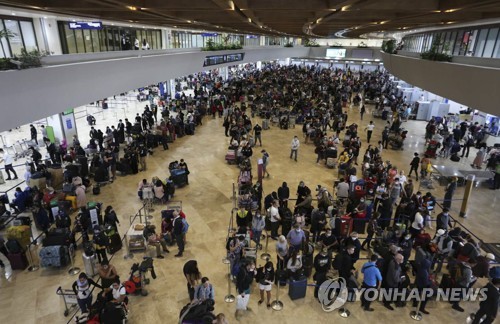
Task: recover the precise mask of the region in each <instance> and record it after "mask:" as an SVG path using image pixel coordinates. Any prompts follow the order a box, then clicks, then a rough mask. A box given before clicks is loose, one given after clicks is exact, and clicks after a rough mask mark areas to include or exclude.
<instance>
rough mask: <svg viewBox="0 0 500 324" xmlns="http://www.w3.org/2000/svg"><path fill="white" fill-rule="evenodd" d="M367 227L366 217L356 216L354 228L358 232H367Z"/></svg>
mask: <svg viewBox="0 0 500 324" xmlns="http://www.w3.org/2000/svg"><path fill="white" fill-rule="evenodd" d="M365 228H366V219H364V218H354V219H353V225H352V229H353V231H354V232H358V234H365Z"/></svg>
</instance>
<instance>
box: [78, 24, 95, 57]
mask: <svg viewBox="0 0 500 324" xmlns="http://www.w3.org/2000/svg"><path fill="white" fill-rule="evenodd" d="M83 41H84V44H85V53H89V52H93V51H94V48H93V47H92V39H91V38H90V30H89V29H85V30H83ZM80 52H81V51H80Z"/></svg>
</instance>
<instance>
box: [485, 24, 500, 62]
mask: <svg viewBox="0 0 500 324" xmlns="http://www.w3.org/2000/svg"><path fill="white" fill-rule="evenodd" d="M497 36H498V28H491V29H490V32H489V33H488V38H486V45H485V46H484V52H483V57H492V55H493V48H494V47H495V42H496V40H497Z"/></svg>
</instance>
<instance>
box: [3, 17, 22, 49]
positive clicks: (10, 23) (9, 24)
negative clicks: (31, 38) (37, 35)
mask: <svg viewBox="0 0 500 324" xmlns="http://www.w3.org/2000/svg"><path fill="white" fill-rule="evenodd" d="M4 24H5V28H7V29H8V30H10V31H11V32H12V33H13V34H14V35H13V37H11V38H9V44H10V50H11V51H12V55H19V54H21V49H22V48H23V47H24V46H23V38H22V37H21V29H20V28H19V22H18V21H17V20H10V19H9V20H4Z"/></svg>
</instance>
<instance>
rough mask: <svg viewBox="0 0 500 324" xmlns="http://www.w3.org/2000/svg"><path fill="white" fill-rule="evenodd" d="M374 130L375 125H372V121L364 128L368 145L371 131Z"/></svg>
mask: <svg viewBox="0 0 500 324" xmlns="http://www.w3.org/2000/svg"><path fill="white" fill-rule="evenodd" d="M374 128H375V125H374V124H373V121H370V123H369V124H368V125H367V126H366V128H365V130H366V140H367V142H368V143H370V139H371V138H372V133H373V129H374Z"/></svg>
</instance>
